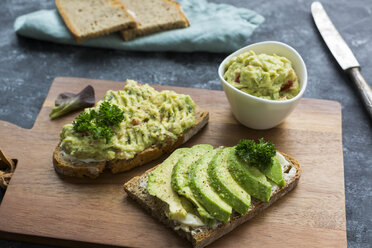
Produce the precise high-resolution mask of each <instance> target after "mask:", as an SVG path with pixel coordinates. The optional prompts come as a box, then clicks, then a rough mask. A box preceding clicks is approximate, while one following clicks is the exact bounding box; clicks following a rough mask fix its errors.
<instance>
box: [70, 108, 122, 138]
mask: <svg viewBox="0 0 372 248" xmlns="http://www.w3.org/2000/svg"><path fill="white" fill-rule="evenodd" d="M123 120H124V111H122V110H121V109H120V108H119V107H118V106H116V105H114V104H113V105H111V104H110V103H109V102H107V101H105V102H103V103H101V105H100V106H99V109H98V112H97V111H96V110H94V109H92V110H90V111H89V112H82V113H81V114H80V115H79V116H78V117H76V119H75V121H73V122H72V126H73V129H74V131H75V132H77V133H80V134H81V135H82V136H88V135H91V136H92V137H93V139H103V138H104V139H106V143H109V142H110V141H111V138H112V136H113V127H115V126H118V125H119V124H120V123H121V122H122V121H123Z"/></svg>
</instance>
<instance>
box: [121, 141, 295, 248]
mask: <svg viewBox="0 0 372 248" xmlns="http://www.w3.org/2000/svg"><path fill="white" fill-rule="evenodd" d="M188 149H189V151H188V153H190V150H192V149H193V148H188ZM233 150H234V148H225V149H222V151H221V149H216V150H213V151H207V152H206V153H205V154H204V155H202V156H201V157H200V158H199V160H197V161H194V162H193V163H192V165H190V166H189V169H188V171H187V175H188V177H189V178H188V180H189V184H190V188H191V189H192V194H194V196H195V197H196V199H197V200H198V201H199V202H200V204H201V205H202V206H203V207H205V209H206V210H207V211H208V212H209V213H210V214H211V215H212V216H215V217H218V218H216V221H215V222H205V219H204V218H202V217H201V215H200V214H199V213H198V211H196V209H197V205H194V207H193V208H192V207H190V203H192V201H188V200H185V199H186V198H184V196H183V195H182V194H178V197H179V199H181V202H185V201H186V202H185V203H184V204H183V206H184V209H185V210H186V212H187V214H186V215H184V216H185V217H183V218H172V217H171V216H172V213H171V211H170V204H173V203H172V202H167V201H163V200H161V199H160V198H158V197H156V194H154V192H151V193H150V192H149V191H148V188H149V187H152V186H151V182H149V178H153V175H155V174H156V171H157V170H159V169H158V168H162V167H161V166H163V164H160V165H158V166H157V167H154V168H152V169H150V170H148V171H147V172H145V173H144V174H142V175H141V176H137V177H134V178H132V179H131V180H130V181H128V182H127V183H125V184H124V190H125V192H126V193H127V194H128V195H129V197H131V198H133V199H134V200H135V201H137V202H138V203H139V204H140V205H141V206H142V207H143V208H144V209H145V210H146V211H147V212H149V213H150V214H151V215H152V216H153V217H155V218H156V219H158V220H159V221H160V222H162V223H163V224H165V225H166V226H168V227H169V228H171V229H173V230H174V231H175V232H177V233H178V234H179V235H180V236H182V237H184V238H186V239H187V240H189V241H190V242H191V243H192V245H193V246H194V247H204V246H206V245H208V244H210V243H212V242H213V241H215V240H216V239H218V238H220V237H221V236H223V235H225V234H227V233H228V232H230V231H232V230H233V229H234V228H235V227H237V226H238V225H240V224H242V223H244V222H245V221H247V220H249V219H251V218H253V217H254V216H256V215H257V214H259V213H261V212H262V211H263V210H264V209H266V208H268V207H269V206H270V205H271V204H273V203H274V202H275V201H277V200H278V199H279V198H281V197H282V196H284V195H285V194H287V193H288V192H289V191H291V190H292V189H293V188H294V187H295V186H296V185H297V183H298V181H299V179H300V175H301V168H300V165H299V163H298V162H297V161H296V160H295V159H294V158H293V157H291V156H289V155H287V154H285V153H281V152H278V151H277V152H276V155H275V157H273V160H275V161H277V162H278V163H279V164H280V165H281V166H280V167H281V171H282V177H281V178H282V179H283V181H284V185H283V186H279V185H278V184H276V183H274V182H273V181H272V180H271V179H267V183H268V184H269V185H270V186H269V187H268V188H269V190H270V197H269V199H268V201H262V200H259V199H258V198H256V197H254V196H250V195H249V194H248V193H247V192H246V191H244V193H243V194H242V193H240V194H239V193H237V190H242V189H243V190H245V189H246V188H245V186H244V185H243V184H242V181H243V180H244V177H245V174H246V173H250V172H245V171H244V173H243V174H242V175H240V177H241V178H240V180H239V181H236V180H235V179H234V176H233V171H232V170H230V169H229V167H230V166H229V163H230V160H231V158H230V157H231V155H232V153H233ZM176 151H177V150H176ZM186 156H187V155H185V156H184V157H182V158H181V159H180V160H181V161H182V159H185V157H186ZM189 156H190V155H189ZM170 159H171V158H170ZM168 160H169V159H167V160H165V162H166V163H167V164H169V161H168ZM167 161H168V162H167ZM208 161H209V162H208ZM177 163H178V162H176V161H173V164H175V165H176V164H177ZM217 163H218V164H217ZM221 167H223V168H221ZM169 169H170V168H168V171H169ZM240 170H241V169H240ZM274 170H277V168H275V169H274ZM254 173H257V172H254ZM219 174H220V175H219ZM257 174H258V173H257ZM265 174H266V173H265ZM216 176H218V178H217V177H216ZM174 177H175V175H174V174H173V175H171V176H169V175H168V179H167V181H168V183H171V180H174ZM211 177H213V180H211ZM252 177H253V176H250V177H249V178H246V180H251V181H252V180H253V182H257V180H258V179H255V178H254V179H252ZM260 177H261V175H259V176H258V178H259V179H260V180H261V178H260ZM229 180H233V181H229ZM279 181H280V180H279ZM195 182H196V183H197V185H195ZM229 182H230V183H229ZM231 182H232V183H231ZM193 184H194V185H193ZM264 184H265V186H264V187H263V189H264V193H263V195H264V200H266V199H265V197H266V189H265V188H266V186H267V185H266V183H264ZM149 185H150V186H149ZM195 187H198V188H197V189H196V188H195ZM224 187H225V188H224ZM248 187H251V186H248ZM217 188H219V189H222V191H219V190H216V189H217ZM175 189H176V190H174V189H173V192H169V193H170V194H174V193H175V192H177V191H178V190H177V188H175ZM159 190H160V191H161V190H163V188H161V187H160V188H159ZM171 190H172V189H170V188H169V187H168V188H167V191H171ZM212 190H214V192H212V193H211V192H208V191H212ZM257 190H262V188H261V189H257ZM198 194H199V196H198ZM216 194H218V195H219V196H220V198H218V196H217V195H216ZM225 194H227V195H226V196H225V197H224V196H222V195H225ZM154 195H155V196H154ZM245 197H246V198H247V199H244V198H245ZM206 198H207V199H206ZM211 198H214V199H218V200H215V201H213V200H212V201H210V200H211ZM239 198H240V199H239ZM163 199H164V197H163ZM231 199H232V201H231ZM219 201H225V202H224V203H223V204H220V203H219ZM210 203H211V204H212V205H213V206H212V207H211V205H210ZM226 205H227V206H226ZM228 205H230V206H231V207H232V209H233V211H232V213H231V215H229V216H228V217H227V218H226V216H225V213H226V211H227V212H228V211H229V209H228V208H229V206H228ZM185 206H188V207H187V208H186V207H185ZM242 212H244V214H242ZM218 219H220V220H218Z"/></svg>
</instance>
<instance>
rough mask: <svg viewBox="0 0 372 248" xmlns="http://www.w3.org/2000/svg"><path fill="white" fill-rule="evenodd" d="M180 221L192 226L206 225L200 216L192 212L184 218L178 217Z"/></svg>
mask: <svg viewBox="0 0 372 248" xmlns="http://www.w3.org/2000/svg"><path fill="white" fill-rule="evenodd" d="M178 221H179V222H180V223H181V224H183V225H187V226H192V227H198V226H204V223H203V221H201V219H200V218H199V217H198V216H196V215H195V214H190V213H187V215H186V217H185V218H184V219H178Z"/></svg>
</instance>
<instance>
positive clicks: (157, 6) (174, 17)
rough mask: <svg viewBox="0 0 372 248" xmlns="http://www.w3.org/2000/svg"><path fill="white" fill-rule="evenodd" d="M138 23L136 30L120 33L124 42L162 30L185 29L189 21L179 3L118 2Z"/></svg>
mask: <svg viewBox="0 0 372 248" xmlns="http://www.w3.org/2000/svg"><path fill="white" fill-rule="evenodd" d="M119 1H120V2H121V3H123V5H124V6H125V7H126V8H127V10H128V12H129V13H130V14H132V15H133V17H134V18H135V19H136V21H137V22H138V25H137V27H136V28H130V29H125V30H123V31H122V35H123V38H124V40H126V41H129V40H132V39H134V38H136V37H139V36H144V35H148V34H152V33H156V32H160V31H164V30H170V29H176V28H185V27H188V26H190V24H189V21H188V20H187V18H186V16H185V15H184V13H183V12H182V10H181V6H180V5H179V3H177V2H175V1H172V0H119Z"/></svg>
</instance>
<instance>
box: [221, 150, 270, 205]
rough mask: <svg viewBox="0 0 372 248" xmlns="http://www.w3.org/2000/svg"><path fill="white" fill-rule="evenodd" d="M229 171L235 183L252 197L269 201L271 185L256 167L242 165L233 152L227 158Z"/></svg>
mask: <svg viewBox="0 0 372 248" xmlns="http://www.w3.org/2000/svg"><path fill="white" fill-rule="evenodd" d="M227 163H228V165H229V171H230V173H231V175H232V176H233V178H234V179H235V181H236V182H237V183H238V184H239V185H240V186H241V187H242V188H243V189H245V191H246V192H247V193H248V194H250V195H251V196H253V197H256V198H258V199H260V200H261V201H264V202H267V201H269V200H270V195H271V184H270V183H269V182H268V181H267V179H266V177H265V175H264V174H262V173H261V171H260V170H258V169H257V168H256V167H253V166H250V165H248V164H245V163H243V162H242V161H241V160H240V159H239V158H238V157H237V156H236V155H235V152H232V153H230V155H229V157H228V162H227Z"/></svg>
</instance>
